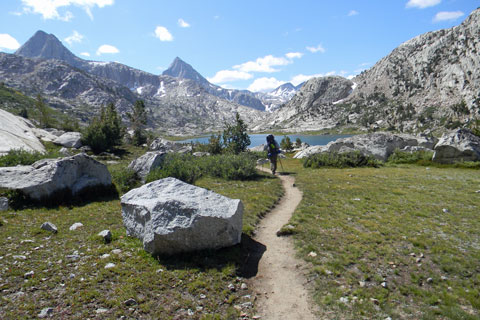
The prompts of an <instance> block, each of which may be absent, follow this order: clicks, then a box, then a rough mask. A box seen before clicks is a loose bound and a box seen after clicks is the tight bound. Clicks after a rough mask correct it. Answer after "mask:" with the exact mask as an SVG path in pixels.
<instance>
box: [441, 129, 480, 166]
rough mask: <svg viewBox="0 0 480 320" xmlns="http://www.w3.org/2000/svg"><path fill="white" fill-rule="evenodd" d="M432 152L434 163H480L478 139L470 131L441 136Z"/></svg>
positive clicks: (460, 130)
mask: <svg viewBox="0 0 480 320" xmlns="http://www.w3.org/2000/svg"><path fill="white" fill-rule="evenodd" d="M434 150H435V153H434V155H433V159H432V160H433V161H435V162H440V163H454V162H456V161H480V137H478V136H476V135H474V134H473V133H472V132H471V131H470V130H467V129H459V130H457V131H454V132H451V133H448V134H445V135H443V136H442V138H441V139H440V140H439V141H438V143H437V144H436V145H435V148H434Z"/></svg>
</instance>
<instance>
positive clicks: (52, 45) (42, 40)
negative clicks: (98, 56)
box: [15, 30, 82, 66]
mask: <svg viewBox="0 0 480 320" xmlns="http://www.w3.org/2000/svg"><path fill="white" fill-rule="evenodd" d="M15 54H16V55H19V56H23V57H27V58H42V59H57V60H62V61H65V62H67V63H69V64H70V65H73V66H76V65H78V64H79V63H80V62H81V61H82V60H81V59H80V58H78V57H76V56H75V55H74V54H73V53H71V52H70V50H68V49H67V48H66V47H65V46H64V45H63V44H62V42H61V41H60V40H58V38H57V37H55V35H53V34H48V33H46V32H45V31H42V30H38V31H37V32H35V34H34V35H33V36H32V37H31V38H30V39H28V41H27V42H25V43H24V44H23V45H22V46H21V47H20V48H19V49H18V50H17V51H16V52H15Z"/></svg>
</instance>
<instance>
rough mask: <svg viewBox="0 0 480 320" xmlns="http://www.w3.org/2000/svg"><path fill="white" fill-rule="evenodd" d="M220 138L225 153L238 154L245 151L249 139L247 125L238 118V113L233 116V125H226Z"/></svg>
mask: <svg viewBox="0 0 480 320" xmlns="http://www.w3.org/2000/svg"><path fill="white" fill-rule="evenodd" d="M222 137H223V145H224V146H225V150H226V152H228V153H234V154H239V153H241V152H244V151H246V150H247V147H248V146H249V145H250V137H249V136H248V134H247V125H246V124H245V122H244V121H243V120H242V119H241V118H240V115H239V114H238V112H237V113H236V115H235V124H233V125H231V124H226V129H225V130H224V131H223V136H222Z"/></svg>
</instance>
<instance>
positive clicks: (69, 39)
mask: <svg viewBox="0 0 480 320" xmlns="http://www.w3.org/2000/svg"><path fill="white" fill-rule="evenodd" d="M64 40H65V42H67V43H68V44H69V45H72V44H73V43H75V42H77V43H80V42H82V40H83V35H81V34H80V33H78V31H76V30H73V34H72V35H70V36H68V37H66V38H65V39H64Z"/></svg>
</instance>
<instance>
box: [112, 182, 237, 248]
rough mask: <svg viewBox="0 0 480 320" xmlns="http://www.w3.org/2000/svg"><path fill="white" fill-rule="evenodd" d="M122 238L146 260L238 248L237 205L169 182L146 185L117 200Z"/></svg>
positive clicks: (214, 194) (181, 183)
mask: <svg viewBox="0 0 480 320" xmlns="http://www.w3.org/2000/svg"><path fill="white" fill-rule="evenodd" d="M121 204H122V217H123V223H124V225H125V228H126V229H127V235H129V236H133V237H137V238H139V239H141V240H142V241H143V246H144V248H145V250H146V251H148V252H150V253H151V254H154V255H158V254H175V253H179V252H188V251H195V250H203V249H218V248H222V247H227V246H232V245H235V244H238V243H239V242H240V240H241V234H242V215H243V205H242V202H241V201H240V200H233V199H229V198H227V197H224V196H222V195H219V194H216V193H214V192H212V191H208V190H206V189H203V188H199V187H195V186H192V185H189V184H187V183H184V182H182V181H180V180H177V179H175V178H166V179H162V180H157V181H154V182H151V183H148V184H146V185H144V186H142V187H140V188H137V189H134V190H131V191H129V192H128V193H126V194H124V195H123V196H122V198H121Z"/></svg>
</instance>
